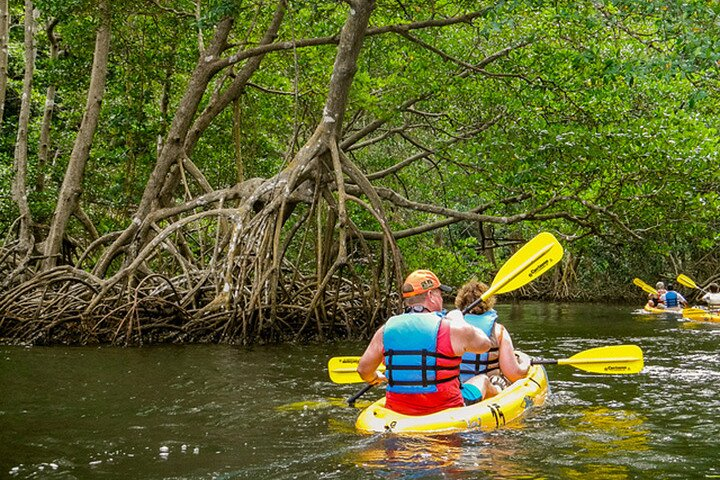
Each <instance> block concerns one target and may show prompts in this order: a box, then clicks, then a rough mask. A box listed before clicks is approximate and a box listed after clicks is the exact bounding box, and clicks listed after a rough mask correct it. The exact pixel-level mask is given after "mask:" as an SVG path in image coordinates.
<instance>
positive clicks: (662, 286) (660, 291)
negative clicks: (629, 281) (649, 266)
mask: <svg viewBox="0 0 720 480" xmlns="http://www.w3.org/2000/svg"><path fill="white" fill-rule="evenodd" d="M655 290H657V294H658V298H659V297H660V296H661V295H662V294H663V293H665V292H667V290H666V289H665V283H664V282H657V283H656V284H655Z"/></svg>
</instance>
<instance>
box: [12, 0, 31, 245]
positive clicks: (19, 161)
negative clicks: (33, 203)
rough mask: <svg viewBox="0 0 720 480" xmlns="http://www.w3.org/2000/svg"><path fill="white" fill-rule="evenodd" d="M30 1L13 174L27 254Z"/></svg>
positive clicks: (26, 4) (22, 238) (28, 215)
mask: <svg viewBox="0 0 720 480" xmlns="http://www.w3.org/2000/svg"><path fill="white" fill-rule="evenodd" d="M33 15H34V13H33V4H32V1H31V0H25V75H24V76H23V90H22V101H21V104H20V116H19V118H18V134H17V141H16V143H15V164H14V171H13V189H12V190H13V192H12V193H13V200H15V203H16V204H17V206H18V210H19V211H20V235H19V239H20V242H19V248H20V251H21V252H23V253H28V252H29V251H31V250H32V248H33V243H34V240H33V237H32V232H31V230H30V227H31V223H32V216H31V213H30V206H29V205H28V201H27V172H28V125H29V123H30V109H31V106H32V105H31V104H32V81H33V73H34V69H35V38H34V36H35V18H34V16H33Z"/></svg>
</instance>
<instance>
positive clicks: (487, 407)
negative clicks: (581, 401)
mask: <svg viewBox="0 0 720 480" xmlns="http://www.w3.org/2000/svg"><path fill="white" fill-rule="evenodd" d="M547 391H548V378H547V372H545V368H544V367H543V366H542V365H533V366H531V367H530V370H529V371H528V375H527V376H526V377H525V378H522V379H520V380H518V381H516V382H515V383H513V384H512V385H510V386H509V387H507V388H506V389H505V390H503V391H502V392H500V393H499V394H498V395H496V396H494V397H492V398H490V399H488V400H484V401H482V402H480V403H476V404H474V405H468V406H466V407H457V408H449V409H447V410H443V411H440V412H436V413H432V414H430V415H403V414H402V413H397V412H394V411H392V410H389V409H387V408H385V397H383V398H381V399H380V400H378V401H376V402H375V403H373V404H372V405H370V406H369V407H367V408H366V409H365V410H363V411H362V412H361V413H360V416H359V417H358V419H357V422H356V423H355V427H356V428H357V429H358V430H359V431H361V432H364V433H378V432H392V433H431V432H452V431H459V430H468V429H481V430H494V429H496V428H498V427H502V426H503V425H505V424H506V423H510V422H512V421H513V420H515V419H516V418H518V417H520V416H522V415H523V414H524V413H525V411H527V410H528V409H529V408H530V407H532V406H533V405H541V404H543V403H544V402H545V397H546V396H547Z"/></svg>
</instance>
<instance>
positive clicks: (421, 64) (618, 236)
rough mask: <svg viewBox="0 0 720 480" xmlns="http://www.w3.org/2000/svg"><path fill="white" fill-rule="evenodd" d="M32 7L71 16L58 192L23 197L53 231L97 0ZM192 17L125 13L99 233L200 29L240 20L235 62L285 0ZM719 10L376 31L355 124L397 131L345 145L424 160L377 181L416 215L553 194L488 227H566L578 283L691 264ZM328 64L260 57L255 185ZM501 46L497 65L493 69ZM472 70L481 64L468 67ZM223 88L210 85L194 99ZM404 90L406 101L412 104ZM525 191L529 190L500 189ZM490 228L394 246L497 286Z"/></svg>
mask: <svg viewBox="0 0 720 480" xmlns="http://www.w3.org/2000/svg"><path fill="white" fill-rule="evenodd" d="M35 5H36V7H37V8H38V9H39V11H40V13H41V15H40V17H39V19H38V22H39V25H40V27H44V26H45V25H47V23H48V22H49V21H51V19H57V20H58V24H57V26H56V28H55V32H56V34H57V35H58V37H59V38H60V48H61V51H62V53H61V55H60V57H59V58H58V59H57V60H52V59H50V58H49V39H48V38H47V36H46V33H45V32H44V28H39V30H38V34H37V46H38V54H37V66H36V75H35V79H34V80H35V83H34V90H33V96H32V101H33V116H32V125H31V132H30V137H31V144H30V157H31V165H30V175H31V179H30V180H31V182H32V181H33V180H34V179H35V178H37V176H38V175H39V174H40V172H38V166H37V162H36V159H37V139H38V132H39V127H40V121H41V114H42V108H43V104H44V96H45V92H46V89H47V87H48V86H50V85H54V86H56V87H57V95H56V99H55V103H56V108H55V111H54V114H53V119H52V145H51V157H52V158H53V159H54V161H53V162H52V164H51V165H49V166H47V167H45V168H46V170H45V171H44V172H42V173H44V174H46V176H47V178H48V184H47V186H46V188H45V190H43V191H41V192H30V196H29V198H30V201H31V208H32V209H33V213H34V215H35V216H36V218H37V219H38V220H39V221H40V222H45V221H47V219H49V218H50V215H51V212H52V210H53V207H54V201H55V196H56V195H57V191H58V190H59V187H60V185H61V183H62V179H63V175H64V169H65V166H66V165H67V159H68V157H69V155H70V152H71V151H72V147H73V144H74V141H75V136H76V134H77V129H78V125H79V124H80V121H81V119H82V115H83V113H84V109H85V102H86V93H87V88H88V81H89V74H90V68H91V65H92V55H93V48H94V41H95V32H96V25H97V16H96V12H95V10H94V9H95V6H96V4H95V2H92V1H87V0H73V1H66V0H63V1H59V0H38V1H36V2H35ZM196 7H197V4H196V2H192V1H189V0H161V1H158V2H145V1H143V0H133V1H131V2H125V3H123V5H122V6H121V5H120V4H117V5H113V8H114V11H113V25H112V29H113V35H112V47H111V61H110V70H109V75H108V81H107V86H106V93H105V98H104V100H103V104H102V113H101V119H100V124H99V127H98V131H97V132H96V135H95V137H94V139H93V145H92V151H91V159H90V163H89V167H88V170H87V173H86V176H85V185H84V192H83V197H82V204H83V206H84V208H86V210H87V211H88V213H89V214H90V215H91V217H92V218H93V220H94V221H95V223H96V225H97V227H98V228H99V230H100V231H101V233H106V232H109V231H112V230H115V229H117V228H122V226H124V225H126V224H127V223H128V222H129V219H130V218H131V215H132V212H133V211H134V206H135V205H136V204H137V203H138V201H139V199H140V196H141V195H142V192H143V189H144V187H145V183H146V181H147V179H148V177H149V174H150V172H151V171H152V169H153V167H154V164H155V160H156V158H157V148H158V139H165V137H166V135H167V132H168V129H169V126H170V124H171V123H172V120H173V118H174V114H175V112H176V110H177V108H178V105H179V102H180V100H181V98H182V96H183V93H184V92H185V90H186V88H187V86H188V85H187V83H188V79H189V76H190V74H191V72H192V69H193V68H194V67H195V65H196V63H197V61H198V58H199V56H200V38H202V39H203V42H204V43H205V44H207V42H208V40H209V39H210V38H211V36H212V34H213V29H214V27H215V25H216V24H217V23H218V22H219V21H220V20H221V19H222V18H224V17H227V16H233V17H234V19H235V23H234V30H233V33H232V36H231V41H232V42H233V44H232V45H230V46H229V50H228V52H225V54H226V55H229V52H232V51H234V50H233V49H234V48H237V45H247V46H250V47H251V46H253V45H256V44H257V42H258V40H259V38H260V36H261V35H262V33H263V29H264V28H265V26H266V25H267V23H268V22H269V21H270V18H271V16H272V15H273V13H274V11H275V5H274V4H273V3H268V2H240V1H238V0H212V1H211V2H202V3H201V6H200V11H199V12H196ZM348 8H349V7H348V5H347V4H346V3H344V2H321V1H315V0H311V1H307V2H301V3H290V4H289V5H288V10H287V12H286V16H285V21H284V22H283V25H282V27H281V29H280V33H279V35H278V41H282V42H291V41H294V40H307V39H313V38H321V37H330V36H334V35H337V34H338V33H339V32H340V29H341V27H342V25H343V23H344V21H345V18H346V16H347V15H348ZM480 8H482V7H479V6H478V3H477V2H476V1H465V0H463V1H453V2H448V1H429V2H428V1H418V0H410V1H405V2H401V3H398V2H395V1H389V0H381V1H378V2H377V6H376V10H375V12H374V13H373V16H372V18H371V28H381V27H388V26H394V25H404V24H411V23H413V22H429V21H440V20H443V19H447V18H450V17H453V16H461V15H464V14H469V13H472V12H475V11H476V10H479V9H480ZM11 9H12V10H11V13H12V14H13V15H12V21H13V24H14V25H15V27H16V28H12V29H11V37H10V49H9V51H10V61H9V79H10V84H9V90H8V96H7V100H6V105H5V107H6V108H5V116H4V121H3V125H2V131H0V135H1V137H2V138H0V146H1V148H2V151H0V156H1V160H2V166H1V167H0V191H2V192H9V191H10V185H11V175H12V172H11V165H12V156H13V146H14V139H15V137H16V135H17V130H16V124H17V114H18V111H19V92H20V89H21V87H22V85H21V81H22V75H23V69H24V65H23V63H24V61H23V46H22V37H23V35H22V29H21V28H17V26H19V25H21V24H22V18H21V15H22V8H21V5H15V4H13V5H11ZM719 9H720V7H718V5H717V4H716V3H713V2H705V1H701V0H693V1H689V2H675V1H671V0H648V1H643V2H637V1H632V0H618V1H614V2H604V3H602V2H592V1H580V2H545V1H534V0H512V1H504V2H495V3H493V4H492V5H491V6H489V7H487V8H485V9H484V10H482V14H480V15H478V16H477V17H476V18H474V19H473V20H472V21H466V22H460V23H456V24H453V25H449V26H443V27H440V26H434V27H431V28H423V29H411V30H408V31H407V32H406V33H405V32H404V34H398V33H389V34H382V35H369V36H367V37H366V38H365V43H364V48H363V51H362V54H361V57H360V59H359V64H358V70H357V72H356V74H355V81H354V83H353V85H352V91H351V98H350V101H349V105H348V109H347V114H346V118H345V124H344V127H345V134H346V137H347V136H348V135H352V134H353V133H356V132H357V131H359V130H360V129H362V128H364V127H365V126H367V125H368V124H370V123H371V122H373V121H376V120H383V121H385V124H384V125H383V127H382V129H381V130H380V131H378V132H375V133H373V134H372V135H371V138H372V139H377V140H378V141H374V142H367V145H366V146H364V147H363V148H358V149H353V150H350V151H349V152H348V153H349V155H350V156H351V157H352V159H353V160H354V161H355V162H356V163H357V164H358V165H360V166H361V168H363V169H364V170H365V171H366V172H368V173H372V172H377V171H382V170H384V169H387V168H389V167H391V166H392V165H394V164H395V163H397V162H398V161H400V160H403V159H407V158H410V157H412V156H413V155H417V154H418V152H431V154H429V155H428V156H427V157H425V158H423V159H421V160H417V161H415V162H413V163H412V164H410V165H408V166H407V167H405V168H403V169H402V170H399V171H398V172H396V173H395V174H393V175H390V176H387V177H384V178H382V179H379V180H377V181H375V183H376V184H378V185H379V186H383V187H386V188H390V189H392V190H394V191H395V192H397V193H398V194H401V195H403V196H405V197H406V198H408V199H409V200H411V201H413V202H416V203H417V204H421V205H423V204H425V205H434V206H437V207H441V208H447V209H454V210H458V211H469V210H472V209H478V208H479V207H480V206H486V207H485V208H483V209H480V210H479V211H480V213H482V214H485V215H491V216H495V217H498V218H501V217H511V216H513V215H522V214H528V213H530V212H533V211H534V210H535V209H537V208H540V207H542V206H543V205H545V204H546V203H548V202H550V203H551V205H550V207H548V208H546V209H545V210H543V212H542V214H543V215H546V216H545V217H537V218H531V219H529V220H531V222H518V223H514V224H505V223H496V224H492V225H491V226H492V227H493V228H492V229H491V230H492V232H491V233H492V236H493V238H494V239H496V240H497V241H498V243H499V244H501V245H505V244H514V243H516V242H518V241H520V240H522V239H528V238H530V237H532V236H533V235H534V234H535V233H537V232H538V231H540V230H551V231H554V232H556V233H560V234H562V235H565V236H566V238H568V239H572V241H571V242H567V243H568V244H567V249H568V250H569V251H572V253H573V255H574V256H575V257H576V258H578V259H580V260H579V263H578V267H577V274H578V282H579V283H580V285H581V286H584V288H585V289H586V291H593V290H594V289H595V288H599V287H600V286H601V285H610V284H614V285H621V284H623V283H626V280H627V278H626V277H627V276H628V275H629V276H637V275H639V274H640V273H641V272H645V273H647V277H648V278H650V277H658V276H662V275H667V272H670V271H672V269H673V268H676V265H678V264H682V265H684V266H692V265H694V263H695V262H699V261H700V259H702V258H705V257H707V256H708V255H709V256H711V257H712V256H713V255H716V256H717V246H718V233H717V232H718V231H719V229H718V222H719V220H718V218H717V211H718V208H720V198H718V194H717V192H718V191H719V190H720V188H719V186H720V167H719V165H720V162H719V161H718V160H719V159H718V153H717V142H718V140H717V138H718V132H717V125H718V113H719V112H718V103H717V101H716V100H715V99H716V98H717V97H718V86H719V85H718V80H717V68H718V62H720V40H719V39H720V32H719V31H718V30H719V29H720V25H719V24H718V22H717V18H718V15H719V14H720V10H719ZM196 14H197V15H196ZM318 19H322V21H318ZM500 52H506V53H503V54H500ZM335 54H336V49H335V45H333V44H323V45H317V46H312V47H303V48H297V49H287V50H282V51H279V52H273V53H271V54H268V55H267V56H266V57H265V58H264V59H263V63H262V67H261V68H260V69H259V70H258V71H257V72H256V73H255V75H254V76H253V78H252V80H251V85H250V86H249V87H248V88H247V89H246V90H245V91H244V92H243V95H242V98H241V100H240V102H239V114H240V118H241V121H240V132H241V140H240V155H241V160H242V162H243V167H244V175H245V178H250V177H256V176H257V177H265V178H267V177H271V176H272V175H274V174H276V173H277V172H278V171H279V170H280V169H282V168H283V167H284V166H285V165H287V161H288V159H290V158H292V156H293V154H295V153H296V152H297V150H298V148H299V147H300V146H301V145H302V144H303V143H304V142H305V141H306V140H307V138H309V136H310V135H311V134H312V132H313V130H314V127H315V125H316V124H317V122H318V120H319V119H320V117H321V114H322V108H323V105H324V102H325V97H326V94H327V85H328V82H329V78H330V74H331V72H332V66H333V62H334V56H335ZM493 55H498V56H497V59H495V60H493V61H491V62H488V63H482V64H481V62H483V61H484V60H486V59H489V58H490V57H492V56H493ZM242 65H243V64H242V63H241V64H240V65H238V66H237V67H236V68H235V70H234V71H233V72H232V75H234V74H235V73H236V72H237V70H238V69H239V68H241V67H242ZM475 65H481V68H480V69H473V68H471V67H470V66H475ZM226 75H227V76H226ZM232 75H230V72H227V71H226V72H222V74H220V75H218V76H217V78H214V79H213V82H212V83H211V85H212V88H214V89H217V91H222V90H223V88H226V87H227V85H228V84H229V82H230V81H231V80H232ZM213 93H214V92H213V91H212V89H211V90H210V91H208V92H206V96H205V98H204V100H203V102H202V105H201V110H202V108H204V107H205V106H206V105H207V104H208V102H209V100H210V98H211V96H212V95H213ZM410 99H413V100H415V102H414V103H413V104H412V107H411V108H406V109H404V110H402V109H400V107H399V106H400V105H402V104H403V103H404V102H407V101H408V100H410ZM164 102H166V103H164ZM491 122H492V124H490V123H491ZM483 125H485V126H486V127H485V128H481V127H482V126H483ZM233 126H234V118H233V113H232V110H231V109H228V110H227V111H225V112H223V113H222V114H221V115H219V116H218V117H217V118H216V119H215V120H214V121H213V123H212V125H211V126H210V127H209V128H208V129H207V130H206V131H205V133H204V134H203V136H202V137H201V138H200V140H199V142H198V144H197V146H196V147H195V149H194V151H193V152H192V160H193V161H194V162H195V163H196V165H198V167H199V168H200V169H201V170H202V171H203V172H204V174H205V175H206V178H207V179H208V181H209V182H210V183H211V185H213V186H215V187H216V188H223V187H227V186H230V185H233V184H234V183H235V181H236V179H237V167H236V160H237V159H236V152H235V145H234V139H233ZM397 132H402V135H400V134H398V133H397ZM371 138H367V139H364V140H370V139H371ZM191 188H196V187H194V186H193V187H191ZM193 193H197V192H196V191H195V192H193ZM521 194H523V195H527V198H525V199H524V200H522V201H509V200H507V199H509V198H510V197H513V196H516V195H521ZM560 199H561V200H560ZM179 200H180V198H179ZM0 207H2V210H1V211H2V214H0V222H2V227H3V228H2V229H0V231H5V230H6V229H7V228H8V227H9V225H10V224H11V223H12V221H13V220H14V216H15V211H14V206H13V203H12V201H11V199H10V197H9V194H0ZM385 208H386V212H385V213H386V215H387V217H388V219H389V221H390V222H391V227H392V228H393V229H394V230H396V231H402V230H404V229H408V228H413V227H416V226H419V225H424V224H428V223H432V222H436V221H439V220H441V219H443V218H445V217H444V216H443V215H438V214H434V213H431V212H428V211H427V210H426V209H422V208H419V209H408V208H401V207H398V206H396V205H393V203H392V202H386V203H385ZM349 211H350V214H351V218H352V220H353V222H354V223H355V225H357V226H358V227H359V228H361V229H364V230H372V231H378V230H379V228H378V224H377V221H376V219H375V218H374V217H373V216H372V215H370V214H369V213H368V212H367V211H365V210H364V209H362V208H360V207H358V206H357V205H355V204H351V205H350V207H349ZM487 225H488V223H485V226H486V227H487ZM481 238H482V235H480V232H479V231H478V228H477V227H476V222H461V223H458V224H454V225H452V226H450V227H445V228H443V229H441V230H437V231H434V232H431V233H426V234H423V235H418V236H415V237H410V238H405V239H403V240H401V242H400V245H401V248H402V252H403V255H404V257H405V261H406V263H407V268H408V269H412V268H431V269H433V270H436V271H437V272H438V274H439V275H441V278H443V279H444V281H445V279H447V282H448V283H452V284H457V285H459V284H462V283H463V282H464V281H465V280H467V278H469V277H471V276H477V277H478V278H480V279H481V280H485V281H490V280H491V279H492V276H493V273H494V269H496V268H497V265H494V264H492V263H491V262H490V260H488V257H487V256H486V254H487V251H486V250H483V248H481V246H480V245H479V244H478V242H479V241H480V239H481ZM509 254H511V251H510V249H508V248H501V249H500V250H498V251H497V252H496V257H497V258H496V263H498V262H501V261H502V259H503V258H507V256H509ZM649 259H652V261H649Z"/></svg>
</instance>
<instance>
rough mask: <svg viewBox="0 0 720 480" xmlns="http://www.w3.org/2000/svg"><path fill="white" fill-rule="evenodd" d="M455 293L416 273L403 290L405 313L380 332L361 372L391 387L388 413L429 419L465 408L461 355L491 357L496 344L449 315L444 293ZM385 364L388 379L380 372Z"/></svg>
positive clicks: (435, 279)
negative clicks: (380, 368)
mask: <svg viewBox="0 0 720 480" xmlns="http://www.w3.org/2000/svg"><path fill="white" fill-rule="evenodd" d="M451 290H452V288H451V287H448V286H446V285H443V284H442V283H440V280H439V279H438V277H437V276H436V275H435V274H434V273H433V272H431V271H430V270H416V271H414V272H412V273H411V274H410V275H408V277H407V278H406V279H405V282H404V283H403V286H402V296H403V301H404V304H405V312H404V313H402V314H400V315H395V316H393V317H391V318H389V319H388V320H387V322H386V323H385V324H384V325H383V326H382V327H380V328H379V329H378V330H377V331H376V332H375V334H374V335H373V337H372V339H371V341H370V344H369V345H368V347H367V348H366V349H365V352H364V353H363V355H362V357H361V358H360V361H359V363H358V368H357V371H358V373H359V374H360V376H361V377H362V379H363V380H365V381H366V382H368V383H370V384H371V385H378V384H381V383H384V382H387V388H386V391H385V407H387V408H389V409H390V410H394V411H396V412H399V413H403V414H406V415H427V414H430V413H434V412H437V411H440V410H444V409H447V408H452V407H461V406H463V405H465V401H464V399H463V394H462V392H461V389H460V362H461V360H462V355H463V354H464V353H465V352H474V353H484V352H487V351H488V349H489V348H490V346H491V344H490V339H489V338H488V337H487V335H485V334H484V333H483V332H482V331H481V330H479V329H477V328H475V327H473V326H472V325H470V324H469V323H467V322H465V321H464V320H463V319H462V318H460V319H451V318H449V317H448V316H447V315H446V314H445V311H444V309H443V297H442V292H446V293H448V292H450V291H451ZM381 363H384V364H385V368H386V370H385V373H384V374H383V373H380V372H378V371H377V368H378V366H380V364H381ZM485 378H486V382H487V383H486V384H485V387H488V386H490V383H489V380H487V377H485Z"/></svg>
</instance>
